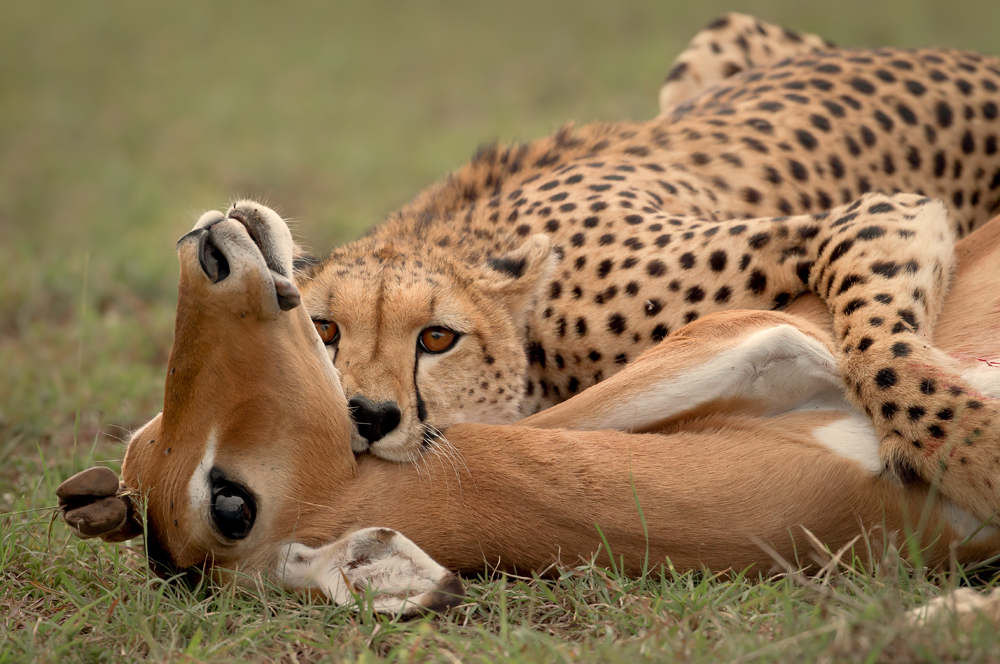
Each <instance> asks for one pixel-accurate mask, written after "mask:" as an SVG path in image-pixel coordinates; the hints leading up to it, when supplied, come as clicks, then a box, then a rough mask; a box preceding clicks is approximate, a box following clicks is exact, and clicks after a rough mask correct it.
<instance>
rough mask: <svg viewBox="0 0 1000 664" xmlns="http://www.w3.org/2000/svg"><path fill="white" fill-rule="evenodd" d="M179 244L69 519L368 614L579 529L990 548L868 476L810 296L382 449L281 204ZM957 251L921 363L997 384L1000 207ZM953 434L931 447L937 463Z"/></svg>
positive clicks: (565, 544) (934, 497) (988, 388)
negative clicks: (526, 411) (112, 431)
mask: <svg viewBox="0 0 1000 664" xmlns="http://www.w3.org/2000/svg"><path fill="white" fill-rule="evenodd" d="M177 250H178V255H179V258H180V287H179V300H178V305H177V319H176V333H175V339H174V345H173V349H172V352H171V355H170V361H169V369H168V375H167V379H166V388H165V394H164V403H163V412H162V413H161V414H159V415H157V416H156V417H155V418H154V419H153V420H152V421H151V422H149V423H148V424H147V425H145V426H144V427H143V428H141V429H140V430H138V431H136V432H135V433H134V435H133V436H132V438H131V440H130V442H129V445H128V450H127V453H126V456H125V461H124V464H123V466H122V487H121V488H119V487H118V486H117V483H116V482H115V481H114V478H111V481H110V482H109V481H108V480H109V478H108V477H107V476H106V474H105V475H102V474H101V472H102V471H101V470H95V469H91V470H90V471H84V474H82V475H78V476H76V477H75V478H73V479H71V480H69V481H67V483H66V484H64V486H63V487H62V488H61V489H60V499H61V501H62V502H63V504H64V506H65V516H66V520H67V522H68V523H69V524H70V525H71V526H72V527H73V528H74V529H75V530H76V531H77V533H78V534H80V535H82V536H100V537H102V538H103V539H105V540H107V541H121V540H123V539H127V538H131V537H135V536H137V535H140V534H141V533H142V532H143V531H142V524H141V515H142V514H143V513H144V514H145V533H146V545H147V550H148V552H149V556H150V558H151V560H152V561H153V562H154V563H155V564H156V565H157V566H159V567H161V568H162V569H172V570H176V571H182V570H198V571H204V570H207V569H209V568H210V569H211V570H212V571H213V573H216V574H224V573H225V571H226V570H240V571H242V572H247V573H258V572H259V573H265V574H269V575H271V576H272V577H273V578H275V579H277V580H278V581H279V582H281V583H283V584H285V585H286V586H288V587H290V588H295V589H301V590H306V591H310V590H312V591H315V590H318V591H321V592H322V593H324V594H326V595H327V596H329V597H330V598H331V599H332V600H334V601H337V602H350V601H352V599H351V598H352V593H356V592H358V591H359V590H360V589H362V588H364V587H365V586H367V587H368V588H369V589H370V590H369V592H371V593H373V597H374V602H375V605H376V607H377V608H378V609H379V610H381V611H386V612H396V613H403V614H406V613H411V612H419V611H422V610H425V609H433V610H440V609H443V608H446V607H448V606H451V605H454V604H455V603H456V602H458V601H460V598H461V594H462V585H461V582H460V581H459V580H458V579H457V577H455V576H453V574H454V573H467V572H472V573H474V572H482V571H484V570H487V569H494V568H496V569H501V570H520V571H523V572H527V571H530V570H542V569H545V568H546V567H547V566H549V565H550V564H551V563H553V562H556V561H562V562H564V563H576V562H578V561H580V560H581V559H587V560H589V559H591V558H592V557H593V556H595V555H596V556H597V560H598V562H601V563H607V562H608V557H607V550H606V548H604V547H603V546H602V540H601V534H600V533H603V536H604V537H606V538H607V542H608V544H609V545H610V548H611V551H612V552H613V554H614V556H615V557H616V559H618V558H620V559H621V560H623V561H624V566H625V570H626V571H628V572H629V573H637V572H639V571H640V570H641V569H642V568H643V565H644V564H646V563H648V564H649V565H652V566H656V565H659V564H661V563H664V562H665V561H666V560H667V559H669V561H670V562H671V564H672V565H673V567H674V568H676V569H678V570H685V569H699V568H708V569H711V570H717V571H721V570H727V569H735V570H741V569H744V568H753V569H754V570H756V571H759V572H761V573H767V572H768V571H769V570H771V569H772V567H773V566H774V564H775V558H774V557H773V555H774V554H775V553H776V554H779V555H780V556H782V557H783V558H784V559H786V560H789V561H793V563H795V564H801V565H807V564H809V562H810V560H809V559H803V557H802V556H803V554H804V552H808V551H811V550H814V541H815V540H813V539H812V538H813V537H814V538H815V539H816V540H818V541H819V542H822V543H823V544H824V545H825V546H827V547H829V548H830V549H831V550H834V551H836V550H837V549H839V548H840V547H843V546H844V545H845V544H848V543H850V542H851V541H852V540H853V539H854V538H855V537H856V536H858V535H859V534H861V533H862V530H864V531H865V532H866V533H867V534H868V536H869V537H871V538H873V539H874V543H875V546H876V549H878V547H880V546H882V545H885V544H887V543H889V542H890V541H891V540H893V538H896V539H897V540H898V539H900V538H902V537H904V536H906V534H913V536H914V537H916V538H918V539H919V542H920V544H921V546H922V547H923V560H924V561H927V562H929V563H930V564H932V565H938V564H941V563H942V562H946V561H947V560H948V556H949V552H950V551H951V550H952V547H953V546H957V548H956V549H955V550H954V555H955V556H956V557H957V559H958V560H960V561H974V560H981V559H985V558H987V557H989V556H992V555H996V554H997V553H1000V530H998V529H997V527H996V526H994V525H993V524H992V523H991V524H987V525H986V526H985V527H983V528H982V529H979V530H978V532H977V529H978V528H979V526H980V521H979V519H976V518H973V517H972V516H971V515H969V514H968V513H966V512H964V511H963V510H961V509H960V508H958V507H957V506H956V505H955V504H954V503H953V502H952V501H951V500H950V499H949V498H948V496H947V495H942V494H941V493H940V492H937V491H933V490H932V489H931V487H929V486H927V485H925V484H923V483H921V482H920V481H919V480H916V479H914V480H913V481H911V482H910V483H908V484H906V485H900V484H899V483H897V482H895V481H893V480H892V479H889V477H888V476H886V475H884V474H883V473H882V472H881V466H880V462H879V454H878V445H879V441H878V440H877V439H876V437H875V435H874V430H873V428H872V426H871V423H870V421H869V419H868V418H867V417H866V416H865V414H864V413H862V412H858V411H857V410H855V409H854V408H853V407H852V406H851V405H850V404H849V403H848V401H847V400H846V399H845V396H844V395H845V389H846V388H845V387H844V384H845V383H844V377H842V376H841V373H842V372H843V371H844V369H843V367H842V366H841V365H840V364H839V363H838V358H839V357H840V354H839V351H838V349H836V348H834V345H833V342H832V337H831V333H830V330H831V329H834V328H836V326H837V324H838V319H837V318H836V317H831V315H830V314H829V313H828V312H827V308H826V306H825V305H824V304H823V303H822V302H820V301H819V300H818V299H815V298H813V299H812V300H801V301H799V302H796V303H795V304H794V305H793V307H792V309H790V310H789V311H788V312H786V313H777V312H759V311H754V312H746V311H733V312H726V313H720V314H715V315H711V316H707V317H705V318H703V319H701V320H698V321H696V322H694V323H692V324H690V325H688V326H686V327H684V328H682V329H681V330H678V331H677V332H676V333H674V334H673V335H671V336H669V337H667V338H666V339H665V340H664V341H663V342H662V343H660V344H659V345H657V346H656V347H654V348H652V349H651V350H649V351H647V352H646V353H645V354H644V355H643V356H641V357H640V358H639V359H638V360H636V361H635V362H634V363H633V364H632V365H631V366H630V367H628V368H627V369H626V370H624V371H622V372H621V373H619V374H617V375H615V376H614V377H612V378H610V379H608V380H607V381H605V382H603V383H600V384H598V385H596V386H594V387H591V388H590V389H588V390H586V391H585V392H583V393H582V394H580V395H578V396H576V397H574V398H573V399H571V400H569V401H567V402H565V403H562V404H560V405H558V406H556V407H554V408H551V409H549V410H546V411H543V412H541V413H539V414H537V415H535V416H533V417H531V418H529V419H527V420H524V421H522V422H521V423H520V424H519V425H515V426H489V425H480V424H462V425H457V426H455V427H453V428H451V429H449V430H447V431H446V432H445V437H446V439H447V441H448V442H449V447H448V448H446V449H444V451H441V450H439V454H438V455H434V454H427V455H424V456H425V458H424V459H423V460H421V461H420V462H418V463H416V464H397V463H392V462H387V461H383V460H380V459H377V458H374V457H372V456H370V455H361V456H359V457H356V456H355V455H354V454H353V453H352V452H351V447H350V421H349V416H348V411H347V404H346V402H345V399H344V394H343V392H342V390H341V386H340V382H339V379H338V375H337V373H336V371H335V370H334V369H333V367H332V365H331V363H330V360H329V358H328V356H327V354H326V353H325V352H324V348H323V345H322V342H321V340H320V338H319V336H318V335H317V332H316V330H315V328H314V324H313V322H312V321H311V320H310V318H309V315H308V313H307V312H306V311H305V310H304V307H300V306H296V304H297V302H298V292H297V290H296V287H295V285H294V275H293V274H292V267H291V266H292V241H291V237H290V235H289V232H288V229H287V227H286V225H285V223H284V222H283V221H282V220H281V219H280V218H279V217H278V216H277V214H275V213H274V212H272V211H271V210H269V209H267V208H265V207H262V206H259V205H256V204H254V203H250V202H245V201H244V202H240V203H237V204H236V205H235V206H233V208H231V209H230V210H229V211H228V212H227V213H226V214H223V213H219V212H212V213H207V214H206V215H204V216H203V217H202V218H201V219H200V220H199V222H198V224H197V226H196V227H195V229H194V230H193V231H191V232H190V233H188V234H187V235H185V236H184V237H183V238H181V240H180V241H179V242H178V245H177ZM943 251H944V252H945V253H947V254H948V255H951V252H952V247H951V245H950V244H948V243H946V244H945V246H944V249H943ZM954 256H956V257H957V263H958V267H957V276H956V278H955V279H954V281H953V285H952V287H951V290H950V293H949V295H948V297H947V300H946V302H945V303H944V305H943V308H942V309H941V314H940V315H939V317H938V322H937V324H936V329H935V333H934V343H935V344H936V346H937V347H938V348H940V349H942V350H943V351H944V352H945V353H948V354H949V355H950V356H951V357H950V359H949V358H945V360H944V362H946V363H950V364H949V365H948V366H946V367H942V372H944V371H946V370H947V371H951V372H959V373H961V375H962V377H963V379H964V380H966V381H967V382H968V383H969V384H973V385H976V386H978V389H980V390H981V391H982V393H983V398H988V397H996V396H997V391H998V387H1000V369H996V368H993V367H992V366H991V365H990V364H989V363H987V362H984V361H981V360H982V359H989V358H996V357H998V356H1000V348H998V346H1000V335H998V334H997V326H998V323H1000V288H997V283H998V280H1000V218H998V220H994V221H993V222H991V223H989V224H987V225H986V226H984V227H983V228H981V229H980V230H977V231H976V232H975V233H973V234H972V235H970V236H969V237H967V238H966V239H964V240H962V241H961V242H960V243H958V245H957V246H956V247H955V248H954ZM905 278H906V275H901V276H900V279H905ZM903 286H905V283H903ZM944 290H946V289H942V292H943V291H944ZM838 316H839V314H838ZM925 335H926V333H925ZM925 340H926V343H927V344H928V345H929V344H930V339H929V337H928V336H925ZM942 357H944V356H943V355H942ZM847 378H848V380H849V376H848V377H847ZM997 426H1000V423H997ZM967 442H968V441H965V442H963V441H950V440H949V441H946V442H945V444H948V445H952V446H953V450H952V452H951V453H950V459H951V460H952V461H951V462H953V463H956V464H958V463H962V462H961V458H962V455H963V446H964V445H966V444H967ZM998 470H1000V468H998ZM104 472H105V473H109V472H110V471H106V469H105V470H104ZM997 481H1000V473H998V477H997ZM126 490H127V491H126ZM637 503H638V505H641V508H642V514H643V515H644V520H643V518H640V513H639V510H638V506H637ZM143 510H144V512H143ZM919 523H922V524H924V527H923V529H922V530H920V532H916V531H917V528H918V524H919ZM598 527H599V528H600V533H599V532H598ZM807 531H808V532H807ZM647 533H648V539H647ZM762 544H766V545H767V546H762ZM767 548H770V549H772V550H773V551H770V552H769V551H767V550H766V549H767ZM647 552H648V560H645V556H646V555H647ZM855 553H856V554H857V555H859V556H861V557H864V556H866V555H867V553H866V548H865V547H858V548H857V550H856V551H855Z"/></svg>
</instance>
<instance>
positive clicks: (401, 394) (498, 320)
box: [299, 235, 557, 462]
mask: <svg viewBox="0 0 1000 664" xmlns="http://www.w3.org/2000/svg"><path fill="white" fill-rule="evenodd" d="M556 260H557V257H556V254H555V252H554V251H553V250H552V245H551V242H550V240H549V239H548V238H547V237H546V236H544V235H535V236H532V237H530V238H528V239H527V240H526V241H525V242H524V244H522V245H521V246H520V247H518V248H516V249H514V250H512V251H509V252H508V253H503V254H500V255H499V256H496V257H493V258H488V259H484V258H482V257H477V256H473V257H471V258H469V259H468V260H465V259H463V258H461V257H460V256H459V255H458V254H457V253H456V252H453V251H445V250H444V249H442V248H440V247H438V246H437V244H436V243H431V242H428V243H426V244H422V243H415V242H413V241H409V240H400V241H398V242H396V243H392V242H386V241H383V240H378V239H374V238H362V239H360V240H358V241H356V242H354V243H351V244H348V245H346V246H344V247H342V248H340V249H338V250H336V251H334V252H333V253H332V254H331V255H330V256H329V257H328V258H327V259H326V260H325V261H324V262H322V263H321V264H319V265H317V266H314V267H313V268H312V269H310V270H308V271H307V272H306V273H305V274H304V275H302V276H303V277H304V278H300V279H299V281H300V282H301V283H302V288H301V290H302V301H303V303H304V304H305V305H306V309H307V310H308V311H309V314H310V316H311V317H312V319H313V321H314V323H315V324H316V329H317V331H318V332H319V333H320V337H321V338H322V339H323V341H324V342H325V343H326V346H327V349H328V352H329V354H330V357H331V359H332V360H333V362H334V365H335V366H336V367H337V369H338V370H339V371H340V374H341V377H342V379H343V385H344V390H345V392H346V395H347V398H348V404H349V406H350V410H351V416H352V419H353V422H354V428H353V435H352V438H351V446H352V448H353V450H354V451H355V452H358V453H363V452H371V453H373V454H375V455H377V456H379V457H382V458H384V459H389V460H392V461H403V462H407V461H415V460H417V459H418V458H420V455H421V454H422V453H423V452H424V451H426V450H427V449H429V448H431V447H432V446H434V444H435V443H436V442H443V439H442V438H441V436H440V434H441V432H442V431H444V430H445V429H446V428H447V427H449V426H452V425H454V424H458V423H460V422H467V421H471V422H482V423H493V424H503V423H509V422H513V421H515V420H517V419H519V417H520V416H521V414H520V411H519V407H520V404H521V400H522V398H523V396H524V389H525V373H526V370H527V359H526V355H525V329H524V327H525V320H526V318H527V314H528V312H529V311H531V310H532V308H533V307H534V305H535V301H536V300H537V298H538V295H539V291H540V290H541V288H542V287H543V286H544V284H546V283H547V282H548V279H549V277H550V276H551V274H552V271H553V270H554V268H555V263H556Z"/></svg>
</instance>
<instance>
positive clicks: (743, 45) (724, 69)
mask: <svg viewBox="0 0 1000 664" xmlns="http://www.w3.org/2000/svg"><path fill="white" fill-rule="evenodd" d="M832 47H833V44H831V43H830V42H828V41H826V40H824V39H822V38H821V37H818V36H816V35H812V34H800V33H797V32H794V31H792V30H788V29H785V28H782V27H779V26H777V25H773V24H771V23H766V22H764V21H761V20H758V19H756V18H754V17H753V16H749V15H747V14H738V13H735V12H730V13H728V14H723V15H722V16H720V17H719V18H717V19H715V20H714V21H712V22H711V23H710V24H709V25H708V27H706V28H705V29H704V30H702V31H701V32H699V33H698V34H697V35H695V37H694V39H692V40H691V42H690V43H689V44H688V46H687V48H685V49H684V50H683V51H682V52H681V54H680V55H678V56H677V58H676V60H674V64H673V65H672V66H671V68H670V73H668V74H667V78H666V81H664V83H663V87H662V88H660V115H665V114H667V113H668V112H670V111H671V110H673V108H674V107H675V106H677V104H679V103H681V102H683V101H687V100H690V99H692V98H693V97H694V96H695V95H697V94H699V93H700V92H702V91H703V90H706V89H708V88H710V87H712V86H713V85H717V84H718V83H721V82H722V81H724V80H726V79H727V78H729V77H730V76H735V75H736V74H738V73H740V72H742V71H745V70H747V69H750V68H752V67H761V66H763V65H768V64H773V63H775V62H780V61H781V60H784V59H785V58H789V57H797V56H801V55H806V54H809V53H815V52H817V51H823V50H829V49H830V48H832Z"/></svg>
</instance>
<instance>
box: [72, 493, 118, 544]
mask: <svg viewBox="0 0 1000 664" xmlns="http://www.w3.org/2000/svg"><path fill="white" fill-rule="evenodd" d="M127 516H128V507H127V506H126V505H125V501H124V500H122V499H121V498H118V497H116V496H108V497H106V498H101V499H99V500H96V501H94V502H91V503H87V504H86V505H83V506H82V507H77V508H76V509H71V510H68V511H67V512H66V513H65V515H64V516H63V518H64V519H66V523H67V524H69V526H70V528H72V529H73V530H75V531H77V533H79V535H80V536H81V537H84V538H88V537H98V536H100V535H105V534H108V533H111V532H113V531H115V530H118V529H119V528H121V527H122V525H123V524H124V523H125V518H126V517H127Z"/></svg>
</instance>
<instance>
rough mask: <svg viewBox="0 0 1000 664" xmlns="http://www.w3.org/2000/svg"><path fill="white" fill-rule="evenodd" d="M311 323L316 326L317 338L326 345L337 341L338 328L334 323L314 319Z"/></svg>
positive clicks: (338, 335)
mask: <svg viewBox="0 0 1000 664" xmlns="http://www.w3.org/2000/svg"><path fill="white" fill-rule="evenodd" d="M313 325H315V326H316V331H317V332H319V338H320V339H322V340H323V343H325V344H326V345H327V346H330V345H332V344H335V343H337V341H338V340H339V339H340V328H339V327H337V324H336V323H332V322H330V321H328V320H314V321H313Z"/></svg>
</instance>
